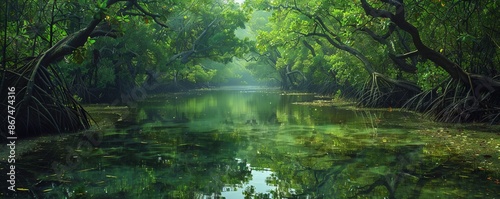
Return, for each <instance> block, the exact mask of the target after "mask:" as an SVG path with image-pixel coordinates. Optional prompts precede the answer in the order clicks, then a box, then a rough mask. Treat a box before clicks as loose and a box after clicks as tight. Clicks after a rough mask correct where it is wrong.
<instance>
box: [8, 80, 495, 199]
mask: <svg viewBox="0 0 500 199" xmlns="http://www.w3.org/2000/svg"><path fill="white" fill-rule="evenodd" d="M315 100H318V98H316V97H315V96H313V95H307V94H286V95H284V94H283V93H281V92H275V91H272V90H256V89H251V90H243V91H240V90H235V89H229V90H218V91H193V92H189V93H181V94H170V95H162V96H156V97H154V98H150V99H148V100H145V101H144V102H143V103H142V104H139V106H137V108H135V109H130V113H128V114H127V115H126V117H123V118H120V120H119V121H118V122H116V123H115V125H114V126H113V127H110V128H105V129H102V132H103V141H102V143H101V144H100V145H99V146H96V147H87V146H79V145H78V144H77V143H79V142H78V140H80V139H81V136H79V135H69V136H65V137H63V138H60V139H58V138H53V139H51V140H44V139H47V138H39V141H38V142H37V144H33V145H34V146H33V147H32V150H30V151H27V152H25V153H24V154H23V158H22V159H20V160H19V161H20V162H30V163H35V164H21V163H20V164H18V165H16V166H18V170H17V171H18V172H19V175H18V176H16V177H18V178H19V179H23V180H19V181H18V184H17V185H18V187H19V188H22V189H21V190H24V191H19V192H18V193H17V194H18V195H17V198H26V197H34V196H36V197H37V198H220V197H225V198H366V197H369V198H435V197H445V198H474V197H478V198H481V197H490V198H495V197H496V198H498V197H500V196H499V194H498V193H497V192H496V191H495V190H497V189H498V186H499V185H497V184H496V183H495V179H498V178H500V176H499V174H498V169H497V170H495V168H496V167H495V166H494V165H499V164H498V163H499V162H498V159H497V158H498V155H497V154H495V153H488V154H478V155H473V156H466V155H464V154H462V153H458V152H459V151H461V150H459V149H458V148H453V147H460V146H451V145H449V144H447V143H446V142H443V141H442V140H443V139H454V140H453V141H454V142H459V141H460V140H465V139H472V138H467V136H466V137H459V136H465V135H463V133H464V132H463V131H462V134H459V133H457V135H452V134H451V133H452V132H453V131H454V130H453V129H451V128H450V130H447V131H444V130H439V129H438V128H434V127H432V125H435V124H433V123H430V122H426V121H422V120H420V119H418V116H416V115H413V114H410V113H405V112H397V111H387V110H371V111H367V110H364V111H362V110H359V111H358V110H356V109H353V108H349V107H346V106H335V104H334V106H317V105H314V103H310V102H314V101H315ZM321 100H323V101H324V99H321ZM99 111H102V110H98V111H96V113H94V114H96V115H99ZM429 129H430V130H432V131H433V132H434V133H432V134H431V133H428V134H425V133H427V131H428V130H429ZM433 129H438V130H437V131H435V130H433ZM422 132H423V133H422ZM447 132H448V134H445V133H447ZM479 133H480V132H475V135H479ZM423 134H425V136H423ZM438 135H439V136H440V137H438ZM433 136H436V137H433ZM455 137H456V138H455ZM486 140H487V142H484V143H483V142H480V143H479V144H482V146H485V147H486V146H490V145H493V146H494V145H495V144H497V143H496V142H497V141H496V140H494V139H492V140H489V138H488V139H486ZM481 141H484V140H481ZM467 142H474V140H467ZM25 143H26V146H28V141H26V142H25ZM488 144H489V145H488ZM470 147H472V146H470ZM68 148H69V149H68ZM492 148H494V147H492ZM471 153H472V152H471ZM473 153H479V152H473ZM3 157H5V156H3ZM68 160H71V162H72V163H74V164H71V165H70V166H71V167H66V168H63V169H62V170H60V172H59V173H57V175H54V171H53V170H52V169H51V168H52V166H51V163H52V162H54V161H59V162H68ZM1 166H2V167H1V168H6V167H5V166H4V162H2V165H1ZM16 168H17V167H16ZM2 172H6V171H5V170H2ZM4 184H5V182H2V184H1V185H2V186H3V187H6V185H4ZM4 194H5V193H4ZM9 196H12V195H9Z"/></svg>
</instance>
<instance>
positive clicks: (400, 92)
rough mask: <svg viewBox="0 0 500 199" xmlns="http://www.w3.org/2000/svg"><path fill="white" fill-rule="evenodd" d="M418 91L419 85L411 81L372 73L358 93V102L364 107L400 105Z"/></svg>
mask: <svg viewBox="0 0 500 199" xmlns="http://www.w3.org/2000/svg"><path fill="white" fill-rule="evenodd" d="M420 92H421V90H420V87H418V86H417V85H415V84H413V83H411V82H407V81H403V80H394V79H390V78H388V77H386V76H384V75H382V74H380V73H373V74H372V75H371V78H370V79H369V80H368V81H367V82H366V83H365V85H364V86H363V89H362V90H361V91H360V92H359V93H358V102H359V104H360V105H362V106H365V107H402V105H403V104H404V103H405V102H406V101H407V100H409V99H411V98H412V97H414V96H415V95H416V94H418V93H420Z"/></svg>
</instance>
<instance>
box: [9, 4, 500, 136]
mask: <svg viewBox="0 0 500 199" xmlns="http://www.w3.org/2000/svg"><path fill="white" fill-rule="evenodd" d="M498 7H499V3H498V2H496V1H494V0H433V1H403V0H381V1H367V0H356V1H352V0H346V1H335V2H333V1H325V0H311V1H286V0H272V1H269V0H247V1H245V3H243V4H240V3H235V2H234V1H232V0H200V1H196V0H193V1H175V0H166V1H148V0H92V1H91V0H79V1H55V0H53V1H30V0H7V1H4V2H3V3H2V12H1V13H2V14H1V16H0V19H1V20H0V21H1V24H2V25H1V26H0V27H1V28H0V29H1V30H0V31H1V32H0V33H1V34H0V35H1V37H2V38H1V46H2V55H1V86H0V88H1V89H0V92H1V96H2V99H1V100H0V101H1V106H2V107H3V108H2V110H1V111H2V112H4V113H5V112H7V108H6V107H7V106H8V105H9V103H10V102H9V101H8V100H7V97H6V93H8V88H10V87H15V90H16V101H15V104H14V103H13V104H14V106H15V107H16V118H17V119H16V121H17V122H18V123H17V129H16V130H17V132H18V135H28V132H29V135H38V134H43V133H48V132H65V131H74V130H80V129H85V128H88V127H89V125H90V121H89V120H90V118H89V117H88V114H87V113H86V111H85V110H84V109H83V108H82V107H81V106H80V103H82V102H83V103H102V102H105V103H112V104H113V105H116V104H124V105H130V103H129V102H130V101H133V100H138V99H141V98H143V97H146V96H147V95H148V94H151V93H155V92H162V91H177V90H181V89H190V88H199V87H209V86H213V85H222V84H224V83H226V84H248V83H255V82H253V80H252V79H251V78H249V77H250V74H251V75H253V77H254V78H256V79H257V80H256V81H258V82H260V83H266V84H269V85H279V86H280V87H281V88H282V89H283V90H303V91H313V92H320V93H324V94H332V95H336V96H339V97H345V98H352V99H354V100H356V101H358V102H359V103H360V106H366V107H406V108H409V109H412V110H417V111H421V112H425V113H427V114H428V115H429V116H432V117H435V118H436V119H437V120H440V121H447V122H489V123H494V124H498V123H499V121H500V76H499V70H500V66H499V63H500V56H499V54H500V52H498V48H499V41H500V32H499V31H500V30H499V29H498V28H499V27H500V26H499V24H498V23H500V22H498V20H497V19H498V18H499V17H500V16H499V15H500V13H499V12H498V11H497V10H498ZM4 115H5V114H2V116H1V117H0V118H1V119H0V120H1V121H0V122H1V124H2V125H1V127H2V128H1V131H2V135H5V133H4V131H5V129H7V128H6V126H5V125H6V124H7V122H6V121H7V118H6V116H4Z"/></svg>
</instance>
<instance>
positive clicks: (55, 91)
mask: <svg viewBox="0 0 500 199" xmlns="http://www.w3.org/2000/svg"><path fill="white" fill-rule="evenodd" d="M42 58H43V56H39V57H36V58H34V59H32V60H31V61H29V62H27V63H26V64H25V65H23V66H22V67H20V68H18V69H16V70H7V71H2V75H5V77H4V78H5V80H6V81H5V83H4V85H3V87H2V88H1V92H2V93H7V92H8V88H9V87H14V88H15V101H11V102H9V101H7V98H6V97H5V98H2V99H1V101H0V107H2V108H1V111H2V113H7V107H8V106H9V105H11V106H12V105H13V106H14V107H15V113H14V114H13V115H14V116H15V132H16V135H17V136H18V137H30V136H37V135H45V134H51V133H61V132H71V131H77V130H82V129H87V128H88V127H89V126H90V116H89V115H88V113H87V112H86V111H85V110H84V109H83V108H82V106H81V105H80V104H79V103H78V102H77V101H76V100H75V99H74V98H73V96H72V95H71V93H70V92H69V91H68V89H67V88H66V84H65V83H64V81H63V79H62V78H61V77H60V76H59V75H58V72H57V70H56V69H55V68H54V67H53V66H50V65H49V66H42V65H41V64H40V60H41V59H42ZM0 122H1V125H0V129H1V130H0V132H1V133H2V136H4V137H5V136H7V135H8V134H7V133H8V132H6V130H7V129H8V128H7V126H6V125H7V124H8V122H7V115H6V114H1V115H0Z"/></svg>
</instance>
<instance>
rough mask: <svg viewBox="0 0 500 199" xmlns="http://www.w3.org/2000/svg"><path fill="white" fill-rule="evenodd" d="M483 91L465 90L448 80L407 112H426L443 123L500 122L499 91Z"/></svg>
mask: <svg viewBox="0 0 500 199" xmlns="http://www.w3.org/2000/svg"><path fill="white" fill-rule="evenodd" d="M478 89H480V88H476V89H474V88H472V89H471V88H470V87H466V86H463V84H460V83H459V82H457V81H456V80H452V79H450V80H447V81H446V82H444V83H442V84H441V85H439V86H437V87H435V88H434V89H432V90H430V91H425V92H422V93H420V94H418V95H416V96H415V97H413V98H412V99H410V100H409V101H408V102H407V103H406V104H405V106H404V107H405V108H408V109H410V110H416V111H420V112H424V114H425V115H426V116H428V117H431V118H434V119H435V120H436V121H439V122H450V123H465V122H489V123H491V124H498V123H499V122H500V96H498V95H499V92H498V91H496V92H495V91H492V92H484V89H483V90H478Z"/></svg>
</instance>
